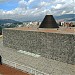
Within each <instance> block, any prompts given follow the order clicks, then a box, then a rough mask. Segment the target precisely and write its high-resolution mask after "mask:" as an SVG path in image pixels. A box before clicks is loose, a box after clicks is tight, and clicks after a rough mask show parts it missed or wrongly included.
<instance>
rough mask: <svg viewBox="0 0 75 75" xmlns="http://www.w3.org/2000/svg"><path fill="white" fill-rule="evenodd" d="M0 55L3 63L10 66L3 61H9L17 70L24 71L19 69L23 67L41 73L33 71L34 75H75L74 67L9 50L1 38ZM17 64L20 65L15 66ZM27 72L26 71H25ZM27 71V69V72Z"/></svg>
mask: <svg viewBox="0 0 75 75" xmlns="http://www.w3.org/2000/svg"><path fill="white" fill-rule="evenodd" d="M0 55H2V58H3V62H4V63H6V64H8V65H10V63H9V62H8V61H7V62H5V61H4V60H9V61H11V62H13V63H11V65H12V66H14V67H15V68H17V67H18V68H19V69H23V70H24V69H25V67H24V68H22V67H21V68H20V67H19V66H20V65H25V66H28V67H30V68H33V70H35V69H36V70H39V71H41V72H44V73H46V74H43V73H41V74H40V73H38V74H35V73H34V72H33V71H32V72H31V73H33V74H35V75H75V65H71V64H67V63H63V62H59V61H56V60H52V59H46V58H44V57H38V58H36V57H33V56H29V55H27V54H21V53H19V52H17V50H15V49H11V48H8V47H4V46H3V42H2V38H0ZM15 63H18V64H20V65H18V66H17V64H15ZM26 70H27V69H26ZM27 71H29V69H28V70H27Z"/></svg>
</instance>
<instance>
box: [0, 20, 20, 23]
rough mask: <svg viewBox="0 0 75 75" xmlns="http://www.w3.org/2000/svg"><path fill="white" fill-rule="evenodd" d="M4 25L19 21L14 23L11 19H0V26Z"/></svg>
mask: <svg viewBox="0 0 75 75" xmlns="http://www.w3.org/2000/svg"><path fill="white" fill-rule="evenodd" d="M4 23H19V21H15V20H12V19H0V24H4Z"/></svg>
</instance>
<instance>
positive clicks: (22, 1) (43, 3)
mask: <svg viewBox="0 0 75 75" xmlns="http://www.w3.org/2000/svg"><path fill="white" fill-rule="evenodd" d="M35 2H36V3H37V4H35ZM18 4H19V5H18V7H16V8H15V9H12V10H9V11H7V10H2V9H0V18H11V19H16V20H32V19H33V20H34V19H39V18H41V17H43V16H44V15H46V14H53V15H60V14H66V13H73V7H74V3H73V0H69V1H68V0H40V1H38V0H29V1H28V2H27V1H26V0H19V3H18ZM30 6H34V7H35V8H31V7H30ZM27 8H29V9H27Z"/></svg>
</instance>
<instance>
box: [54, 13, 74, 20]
mask: <svg viewBox="0 0 75 75" xmlns="http://www.w3.org/2000/svg"><path fill="white" fill-rule="evenodd" d="M74 16H75V14H64V15H60V16H54V17H55V19H56V20H64V21H67V20H71V21H72V20H74V21H75V18H74ZM73 18H74V19H73Z"/></svg>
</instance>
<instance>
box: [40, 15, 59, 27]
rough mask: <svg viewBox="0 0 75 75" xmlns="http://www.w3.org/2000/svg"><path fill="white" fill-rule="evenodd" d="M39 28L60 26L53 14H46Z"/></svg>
mask: <svg viewBox="0 0 75 75" xmlns="http://www.w3.org/2000/svg"><path fill="white" fill-rule="evenodd" d="M39 28H59V26H58V24H57V23H56V21H55V19H54V17H53V15H46V16H45V18H44V19H43V21H42V23H41V25H40V26H39Z"/></svg>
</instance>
